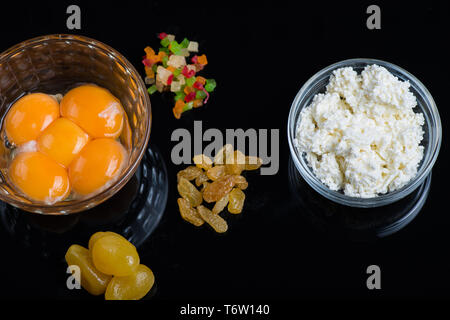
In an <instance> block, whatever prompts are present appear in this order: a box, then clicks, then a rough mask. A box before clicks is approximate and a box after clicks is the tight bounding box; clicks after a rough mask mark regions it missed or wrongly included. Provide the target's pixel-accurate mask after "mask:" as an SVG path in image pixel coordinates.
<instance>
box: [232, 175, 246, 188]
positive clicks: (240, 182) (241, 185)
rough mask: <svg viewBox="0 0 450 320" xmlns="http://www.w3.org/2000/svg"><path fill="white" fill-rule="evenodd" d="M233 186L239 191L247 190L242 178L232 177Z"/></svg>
mask: <svg viewBox="0 0 450 320" xmlns="http://www.w3.org/2000/svg"><path fill="white" fill-rule="evenodd" d="M233 179H234V184H235V186H237V187H238V188H239V189H241V190H245V189H247V188H248V182H247V179H245V177H243V176H233Z"/></svg>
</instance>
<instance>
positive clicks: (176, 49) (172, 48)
mask: <svg viewBox="0 0 450 320" xmlns="http://www.w3.org/2000/svg"><path fill="white" fill-rule="evenodd" d="M180 50H181V45H180V44H179V43H178V42H176V41H175V40H174V41H172V42H171V43H170V51H172V53H173V54H175V55H179V53H180Z"/></svg>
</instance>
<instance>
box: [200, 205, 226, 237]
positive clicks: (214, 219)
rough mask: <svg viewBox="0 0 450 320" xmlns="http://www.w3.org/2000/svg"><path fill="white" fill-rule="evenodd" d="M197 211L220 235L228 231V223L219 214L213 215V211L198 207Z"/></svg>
mask: <svg viewBox="0 0 450 320" xmlns="http://www.w3.org/2000/svg"><path fill="white" fill-rule="evenodd" d="M197 211H198V213H199V214H200V216H201V217H202V219H203V220H205V221H206V223H207V224H209V225H210V226H211V227H213V229H214V230H215V231H216V232H218V233H224V232H226V231H227V230H228V224H227V222H226V221H225V220H224V219H223V218H222V217H221V216H219V215H218V214H213V213H212V212H211V210H209V209H208V208H206V207H204V206H198V207H197Z"/></svg>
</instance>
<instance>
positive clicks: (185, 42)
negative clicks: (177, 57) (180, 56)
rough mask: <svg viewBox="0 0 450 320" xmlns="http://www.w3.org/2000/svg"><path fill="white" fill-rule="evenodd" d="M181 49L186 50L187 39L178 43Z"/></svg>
mask: <svg viewBox="0 0 450 320" xmlns="http://www.w3.org/2000/svg"><path fill="white" fill-rule="evenodd" d="M180 45H181V48H187V47H188V45H189V40H188V39H187V38H184V39H183V41H181V43H180Z"/></svg>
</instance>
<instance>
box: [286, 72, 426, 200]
mask: <svg viewBox="0 0 450 320" xmlns="http://www.w3.org/2000/svg"><path fill="white" fill-rule="evenodd" d="M409 86H410V84H409V82H407V81H406V82H403V81H401V80H399V79H398V78H397V77H395V76H394V75H392V74H391V73H390V72H389V71H388V70H386V69H385V68H383V67H381V66H378V65H369V66H367V67H366V68H365V69H364V70H363V71H362V72H361V74H358V73H357V72H355V71H354V70H353V69H352V68H351V67H347V68H341V69H337V70H335V71H334V72H333V75H332V76H331V77H330V81H329V83H328V85H327V87H326V92H325V93H323V94H322V93H320V94H317V95H316V96H314V98H313V101H312V103H311V104H310V105H309V106H308V107H306V108H304V109H303V110H302V111H301V114H300V120H299V123H298V124H297V130H296V139H295V145H296V147H297V148H298V150H299V151H301V152H302V153H306V160H307V162H308V164H309V166H310V167H311V168H312V170H313V172H314V173H315V175H316V176H317V177H318V178H319V179H320V180H321V181H322V182H323V183H324V184H326V185H327V186H328V187H329V188H330V189H332V190H343V192H344V193H345V194H346V195H348V196H352V197H363V198H370V197H375V196H377V195H379V194H383V193H387V192H390V191H393V190H396V189H399V188H401V187H403V186H404V185H405V184H407V183H408V182H409V181H410V180H411V179H412V178H413V177H414V176H415V175H416V173H417V168H418V165H419V163H420V161H421V160H422V157H423V150H424V148H423V146H421V145H420V143H421V141H422V138H423V133H424V132H423V130H422V125H423V124H424V117H423V114H421V113H415V112H414V111H413V108H414V107H415V106H416V105H417V101H416V98H415V96H414V95H413V93H412V92H411V91H410V90H409Z"/></svg>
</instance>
